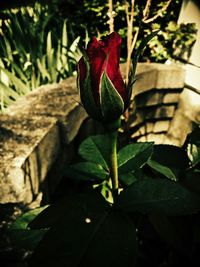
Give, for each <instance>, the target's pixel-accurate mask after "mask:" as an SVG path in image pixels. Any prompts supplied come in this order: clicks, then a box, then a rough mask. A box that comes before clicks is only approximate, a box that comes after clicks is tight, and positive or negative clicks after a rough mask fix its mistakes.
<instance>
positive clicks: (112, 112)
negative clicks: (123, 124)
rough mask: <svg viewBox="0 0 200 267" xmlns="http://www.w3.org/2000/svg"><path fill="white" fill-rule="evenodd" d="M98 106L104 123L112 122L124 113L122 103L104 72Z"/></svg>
mask: <svg viewBox="0 0 200 267" xmlns="http://www.w3.org/2000/svg"><path fill="white" fill-rule="evenodd" d="M100 105H101V111H102V115H103V119H104V120H105V121H114V120H116V119H118V118H119V117H120V116H121V115H122V114H123V112H124V101H123V99H122V97H121V96H120V94H119V93H118V92H117V90H116V89H115V87H114V85H113V83H112V82H111V80H110V79H109V77H108V76H107V74H106V72H105V71H104V72H103V74H102V77H101V83H100Z"/></svg>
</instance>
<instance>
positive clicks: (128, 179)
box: [119, 172, 137, 186]
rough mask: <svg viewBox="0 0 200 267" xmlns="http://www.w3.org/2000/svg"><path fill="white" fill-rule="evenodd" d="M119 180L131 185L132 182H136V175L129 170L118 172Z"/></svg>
mask: <svg viewBox="0 0 200 267" xmlns="http://www.w3.org/2000/svg"><path fill="white" fill-rule="evenodd" d="M119 180H120V181H121V182H122V183H123V184H125V185H127V186H129V185H131V184H132V183H134V182H136V181H137V178H136V176H135V174H134V173H131V172H129V173H125V174H120V176H119Z"/></svg>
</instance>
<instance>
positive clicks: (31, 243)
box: [9, 229, 48, 250]
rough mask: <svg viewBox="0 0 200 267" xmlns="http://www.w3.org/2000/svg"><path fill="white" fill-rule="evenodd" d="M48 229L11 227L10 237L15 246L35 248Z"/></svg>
mask: <svg viewBox="0 0 200 267" xmlns="http://www.w3.org/2000/svg"><path fill="white" fill-rule="evenodd" d="M47 231H48V229H40V230H28V229H11V230H10V231H9V237H10V238H11V240H12V242H13V244H15V246H17V247H20V248H24V249H28V250H33V249H35V248H36V247H37V245H38V243H39V242H40V241H41V240H42V238H43V237H44V235H45V234H46V233H47Z"/></svg>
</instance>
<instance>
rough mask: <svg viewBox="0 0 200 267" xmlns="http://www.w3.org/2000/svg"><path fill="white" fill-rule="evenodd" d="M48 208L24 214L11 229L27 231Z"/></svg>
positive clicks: (44, 207)
mask: <svg viewBox="0 0 200 267" xmlns="http://www.w3.org/2000/svg"><path fill="white" fill-rule="evenodd" d="M47 207H48V205H46V206H43V207H40V208H36V209H33V210H30V211H28V212H26V213H24V214H23V215H22V216H20V217H19V218H17V220H16V221H15V222H14V223H13V224H12V225H11V228H10V229H26V228H27V226H28V224H29V223H30V222H31V221H32V220H33V219H35V217H36V216H37V215H38V214H40V212H42V211H43V210H45V209H46V208H47Z"/></svg>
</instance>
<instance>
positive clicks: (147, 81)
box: [133, 63, 185, 95]
mask: <svg viewBox="0 0 200 267" xmlns="http://www.w3.org/2000/svg"><path fill="white" fill-rule="evenodd" d="M137 74H138V75H137V79H136V82H135V88H137V90H133V94H134V95H138V94H141V93H144V92H146V91H149V90H151V89H158V90H159V89H172V90H173V89H174V88H176V89H178V88H183V87H184V81H185V71H184V69H183V68H182V67H180V66H178V65H173V64H171V65H166V64H158V63H139V64H138V67H137ZM177 77H178V78H179V79H177Z"/></svg>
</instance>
